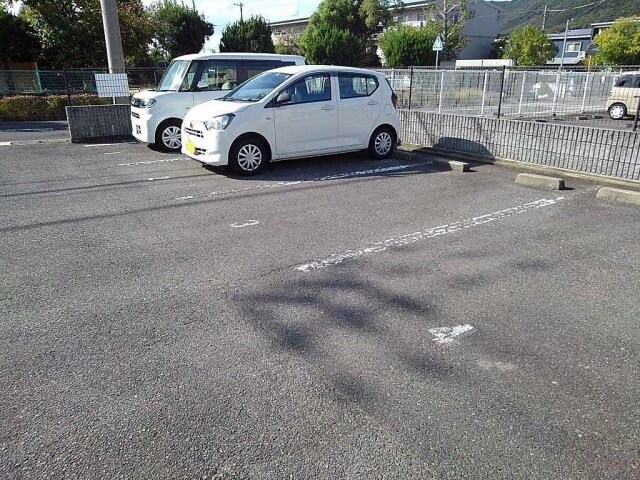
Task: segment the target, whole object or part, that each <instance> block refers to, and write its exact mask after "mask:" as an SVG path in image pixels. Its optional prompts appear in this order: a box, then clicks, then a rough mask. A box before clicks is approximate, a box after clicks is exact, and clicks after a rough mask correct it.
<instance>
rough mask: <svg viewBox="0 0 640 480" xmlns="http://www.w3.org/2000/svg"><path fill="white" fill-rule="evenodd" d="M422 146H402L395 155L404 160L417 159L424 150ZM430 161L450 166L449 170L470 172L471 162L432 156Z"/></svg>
mask: <svg viewBox="0 0 640 480" xmlns="http://www.w3.org/2000/svg"><path fill="white" fill-rule="evenodd" d="M419 150H421V148H416V149H412V148H411V147H401V148H398V149H397V150H396V152H395V156H396V157H398V158H401V159H403V160H415V159H416V158H418V157H419V156H420V155H422V154H424V152H420V151H419ZM429 160H430V161H432V162H433V163H437V164H439V165H441V166H444V167H449V170H452V171H454V172H469V171H470V168H469V164H468V163H467V162H461V161H459V160H449V159H447V158H438V157H430V158H429Z"/></svg>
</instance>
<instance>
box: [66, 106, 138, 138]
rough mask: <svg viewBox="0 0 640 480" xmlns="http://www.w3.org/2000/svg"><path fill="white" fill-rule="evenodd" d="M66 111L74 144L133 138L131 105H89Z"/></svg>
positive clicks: (69, 108)
mask: <svg viewBox="0 0 640 480" xmlns="http://www.w3.org/2000/svg"><path fill="white" fill-rule="evenodd" d="M66 110H67V120H68V122H69V132H70V134H71V141H72V142H90V141H96V140H101V139H102V140H108V139H122V138H129V137H131V107H130V106H129V105H89V106H81V107H67V108H66Z"/></svg>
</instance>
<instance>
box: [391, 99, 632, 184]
mask: <svg viewBox="0 0 640 480" xmlns="http://www.w3.org/2000/svg"><path fill="white" fill-rule="evenodd" d="M400 121H401V130H402V131H401V138H402V141H403V142H405V143H413V144H417V145H424V146H426V147H431V148H434V149H437V150H442V151H445V152H446V151H449V152H454V153H458V154H467V155H473V156H477V157H481V158H485V159H489V160H491V159H496V158H500V159H508V160H516V161H520V162H528V163H535V164H537V165H546V166H551V167H557V168H565V169H569V170H575V171H578V172H583V173H595V174H599V175H606V176H611V177H618V178H624V179H627V180H640V133H634V132H631V131H618V130H606V129H601V128H590V127H579V126H573V125H554V124H549V123H536V122H524V121H520V120H508V119H497V118H485V117H470V116H464V115H451V114H438V113H432V112H422V111H408V110H401V111H400Z"/></svg>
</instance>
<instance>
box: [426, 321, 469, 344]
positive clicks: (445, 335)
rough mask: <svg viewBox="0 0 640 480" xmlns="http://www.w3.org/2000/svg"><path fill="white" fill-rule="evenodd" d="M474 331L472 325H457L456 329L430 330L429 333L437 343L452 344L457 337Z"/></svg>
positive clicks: (440, 328)
mask: <svg viewBox="0 0 640 480" xmlns="http://www.w3.org/2000/svg"><path fill="white" fill-rule="evenodd" d="M471 330H473V327H472V326H471V325H456V326H455V327H439V328H430V329H429V333H430V334H431V335H433V337H434V338H433V341H434V342H436V343H451V342H453V339H454V338H455V337H458V336H460V335H462V334H463V333H467V332H470V331H471Z"/></svg>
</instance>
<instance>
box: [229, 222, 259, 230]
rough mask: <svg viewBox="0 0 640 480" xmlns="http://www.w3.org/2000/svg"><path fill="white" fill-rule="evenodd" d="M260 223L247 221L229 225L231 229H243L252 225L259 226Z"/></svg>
mask: <svg viewBox="0 0 640 480" xmlns="http://www.w3.org/2000/svg"><path fill="white" fill-rule="evenodd" d="M259 224H260V222H259V221H258V220H249V221H247V222H245V223H232V224H231V225H230V227H231V228H244V227H252V226H254V225H259Z"/></svg>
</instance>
